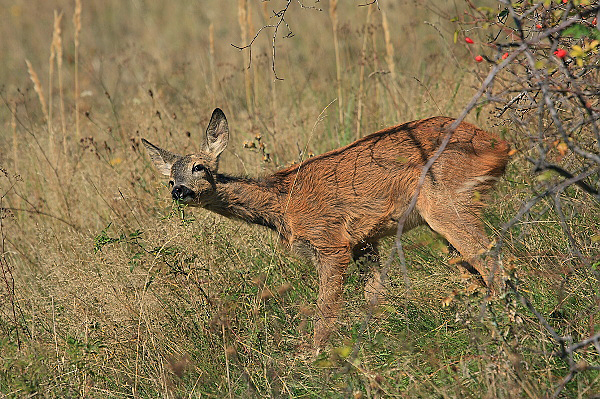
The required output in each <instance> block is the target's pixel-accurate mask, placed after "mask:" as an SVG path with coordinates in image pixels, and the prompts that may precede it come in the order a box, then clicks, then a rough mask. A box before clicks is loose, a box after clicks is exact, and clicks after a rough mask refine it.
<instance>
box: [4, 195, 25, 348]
mask: <svg viewBox="0 0 600 399" xmlns="http://www.w3.org/2000/svg"><path fill="white" fill-rule="evenodd" d="M10 190H12V187H11V188H9V190H7V191H6V192H5V193H3V194H2V196H0V212H3V210H4V208H3V207H2V206H3V201H4V197H5V196H6V194H7V193H8V192H9V191H10ZM3 216H4V215H3V214H2V213H0V251H1V252H0V267H1V268H2V280H3V281H4V285H5V286H6V293H7V296H8V302H9V303H10V308H11V312H12V317H13V320H12V322H13V323H14V327H15V333H16V337H17V347H18V348H19V350H20V349H21V335H20V333H19V330H20V326H19V324H20V323H19V322H18V321H17V303H16V298H15V279H14V277H13V273H12V268H11V267H10V265H9V263H8V259H7V258H6V253H7V250H6V246H5V237H6V235H5V232H4V217H3Z"/></svg>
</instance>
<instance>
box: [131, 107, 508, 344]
mask: <svg viewBox="0 0 600 399" xmlns="http://www.w3.org/2000/svg"><path fill="white" fill-rule="evenodd" d="M453 121H454V120H453V119H451V118H447V117H441V116H438V117H433V118H428V119H423V120H419V121H414V122H408V123H404V124H402V125H398V126H394V127H389V128H387V129H384V130H381V131H379V132H376V133H373V134H371V135H369V136H366V137H363V138H362V139H360V140H358V141H355V142H354V143H352V144H349V145H347V146H345V147H342V148H339V149H337V150H333V151H329V152H327V153H325V154H322V155H319V156H316V157H313V158H310V159H308V160H306V161H304V162H302V163H300V164H297V165H294V166H290V167H287V168H285V169H282V170H280V171H278V172H276V173H274V174H272V175H270V176H266V177H262V178H257V179H253V178H248V177H236V176H230V175H226V174H221V173H218V164H219V155H220V154H221V152H223V150H224V149H225V147H226V146H227V142H228V140H229V127H228V124H227V120H226V119H225V115H224V114H223V111H221V110H220V109H218V108H217V109H215V110H214V112H213V114H212V117H211V120H210V122H209V124H208V128H207V130H206V143H205V146H204V150H202V151H201V152H200V153H198V154H191V155H185V156H180V155H176V154H173V153H171V152H169V151H165V150H163V149H161V148H159V147H156V146H155V145H153V144H151V143H150V142H148V141H146V140H143V142H144V144H145V146H146V148H147V150H148V153H149V154H150V157H151V158H152V161H153V162H154V164H155V165H156V167H157V169H158V170H159V171H160V172H161V173H162V174H164V175H165V176H169V178H170V180H169V184H170V186H171V188H172V192H171V194H172V197H173V199H175V200H178V201H181V202H183V203H185V204H188V205H190V206H200V207H204V208H206V209H209V210H211V211H213V212H216V213H218V214H221V215H223V216H226V217H228V218H237V219H241V220H244V221H246V222H248V223H255V224H260V225H263V226H266V227H268V228H270V229H272V230H274V231H276V232H277V233H278V234H279V236H280V237H281V240H282V242H283V243H284V244H285V245H286V246H287V247H289V248H291V249H292V250H293V251H294V252H296V253H298V254H300V255H302V256H304V257H307V258H308V259H310V260H311V261H313V262H314V264H315V265H316V268H317V272H318V276H319V294H318V298H317V315H316V320H315V324H314V345H315V346H316V347H317V348H319V347H322V346H324V345H325V344H326V342H327V339H328V337H329V334H330V333H331V332H332V330H333V327H334V323H335V321H336V319H337V317H338V315H339V313H340V308H341V305H342V285H343V281H344V276H345V273H346V269H347V267H348V265H349V263H350V262H351V261H352V260H353V259H354V260H355V261H357V262H358V261H359V260H365V259H366V260H368V263H369V265H370V267H371V268H372V270H371V275H370V277H369V278H368V281H367V282H366V285H365V296H366V297H367V298H371V299H372V301H373V303H376V301H377V300H378V294H380V290H381V289H382V288H383V286H382V281H380V274H379V266H378V264H379V261H378V258H379V256H378V252H377V243H378V241H379V239H380V238H382V237H385V236H389V235H394V234H396V228H397V226H398V219H399V218H401V217H402V215H403V213H404V212H405V210H406V209H407V207H408V204H409V202H410V200H411V198H412V196H413V195H414V193H415V192H416V188H417V184H418V180H419V176H420V174H421V171H422V169H423V166H424V165H425V163H426V162H427V160H428V159H429V158H430V157H431V156H432V155H433V154H434V153H435V151H436V150H437V149H438V147H439V145H440V142H441V141H442V139H443V137H444V136H445V135H446V132H447V128H448V126H450V124H451V123H452V122H453ZM508 152H509V146H508V144H507V143H506V142H505V141H503V140H501V139H500V138H499V137H497V136H496V135H494V134H492V133H488V132H485V131H483V130H481V129H478V128H477V127H475V126H473V125H471V124H469V123H464V122H463V123H461V124H459V125H458V127H457V128H456V130H455V131H454V133H453V135H452V138H451V140H450V142H449V143H448V145H447V147H446V148H445V150H444V151H443V152H442V153H441V155H440V157H439V158H438V159H437V160H436V161H435V162H434V163H433V165H432V167H431V168H430V169H429V171H428V173H427V175H426V180H425V183H424V184H423V186H422V187H421V189H420V192H419V195H418V197H417V202H416V206H415V208H414V210H413V211H412V213H411V214H410V215H409V217H408V219H407V221H406V223H405V228H404V231H407V230H409V229H411V228H413V227H415V226H418V225H422V224H427V225H429V226H430V227H431V228H432V229H433V230H435V231H436V232H438V233H440V234H441V235H443V236H444V237H445V238H446V239H447V240H448V241H449V242H450V244H451V245H452V246H453V247H454V248H456V249H457V250H458V252H460V254H461V256H462V257H463V259H464V260H465V261H467V262H468V265H467V267H468V268H469V270H470V271H472V272H474V273H477V272H478V273H479V274H480V279H481V276H483V278H485V279H486V282H487V283H488V284H493V283H494V281H495V279H496V277H495V276H494V273H493V270H492V269H491V268H490V267H488V265H487V263H486V262H485V261H484V260H482V259H480V256H479V255H480V254H481V252H483V251H484V250H486V249H487V248H488V244H489V240H488V238H487V236H486V234H485V231H484V228H483V224H482V221H481V219H480V213H481V208H482V202H481V201H480V198H479V197H480V194H483V193H485V192H486V191H488V190H489V189H490V188H491V187H492V186H493V184H494V182H495V181H496V180H497V179H498V178H499V177H500V176H501V175H502V174H503V173H504V169H505V166H506V164H507V162H508ZM470 265H472V267H471V266H470ZM371 290H374V291H373V292H371Z"/></svg>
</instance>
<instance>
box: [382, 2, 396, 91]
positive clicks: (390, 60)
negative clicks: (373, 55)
mask: <svg viewBox="0 0 600 399" xmlns="http://www.w3.org/2000/svg"><path fill="white" fill-rule="evenodd" d="M381 27H382V28H383V37H384V39H385V62H386V63H387V65H388V69H389V71H390V75H391V77H392V80H393V81H394V82H395V81H396V65H395V64H394V45H393V44H392V39H391V34H390V28H389V26H388V21H387V17H386V15H385V11H383V10H381Z"/></svg>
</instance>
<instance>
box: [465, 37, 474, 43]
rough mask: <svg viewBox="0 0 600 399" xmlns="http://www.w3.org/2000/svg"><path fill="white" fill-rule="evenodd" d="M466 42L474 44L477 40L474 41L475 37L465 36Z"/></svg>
mask: <svg viewBox="0 0 600 399" xmlns="http://www.w3.org/2000/svg"><path fill="white" fill-rule="evenodd" d="M465 42H467V43H469V44H473V43H475V42H474V41H473V39H471V38H470V37H465Z"/></svg>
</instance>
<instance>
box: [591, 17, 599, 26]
mask: <svg viewBox="0 0 600 399" xmlns="http://www.w3.org/2000/svg"><path fill="white" fill-rule="evenodd" d="M596 22H598V20H597V18H594V19H593V20H592V25H594V26H596Z"/></svg>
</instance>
